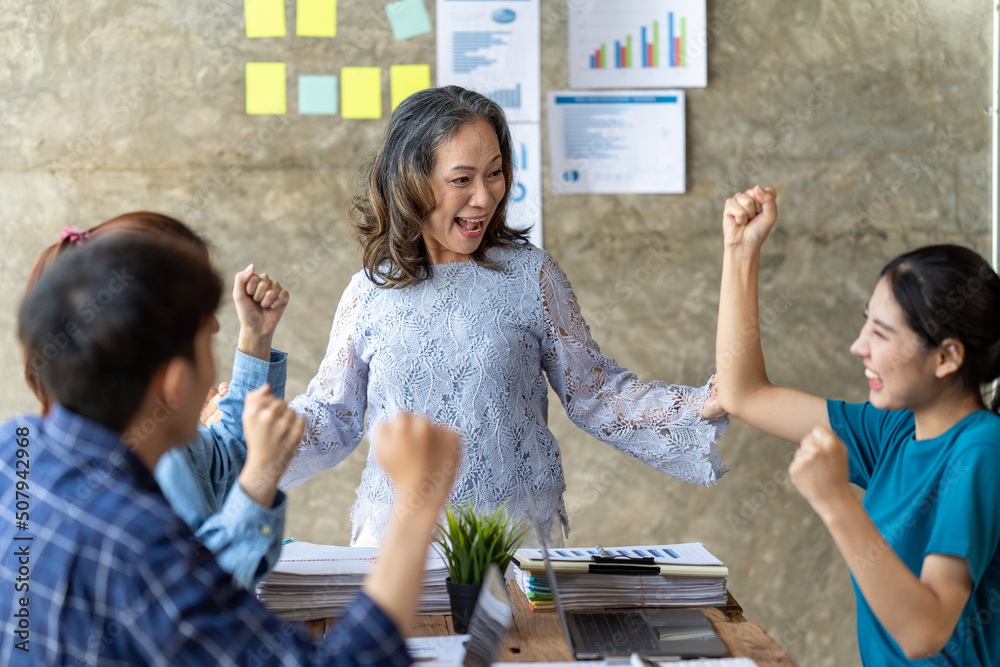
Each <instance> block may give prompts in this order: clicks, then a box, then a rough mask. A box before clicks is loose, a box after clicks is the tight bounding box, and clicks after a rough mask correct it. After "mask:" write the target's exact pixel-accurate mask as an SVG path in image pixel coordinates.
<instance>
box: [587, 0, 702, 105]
mask: <svg viewBox="0 0 1000 667" xmlns="http://www.w3.org/2000/svg"><path fill="white" fill-rule="evenodd" d="M705 18H706V13H705V0H694V1H692V0H573V1H572V2H570V3H569V85H570V87H572V88H675V87H680V88H703V87H705V86H706V85H708V66H707V63H708V40H707V32H706V20H705Z"/></svg>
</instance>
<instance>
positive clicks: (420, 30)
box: [385, 0, 431, 41]
mask: <svg viewBox="0 0 1000 667" xmlns="http://www.w3.org/2000/svg"><path fill="white" fill-rule="evenodd" d="M385 13H386V15H387V16H388V17H389V27H390V28H392V36H393V37H395V38H396V41H399V40H401V39H409V38H410V37H416V36H417V35H423V34H424V33H427V32H430V31H431V17H430V15H429V14H428V13H427V7H426V5H424V0H398V2H390V3H389V4H387V5H386V6H385Z"/></svg>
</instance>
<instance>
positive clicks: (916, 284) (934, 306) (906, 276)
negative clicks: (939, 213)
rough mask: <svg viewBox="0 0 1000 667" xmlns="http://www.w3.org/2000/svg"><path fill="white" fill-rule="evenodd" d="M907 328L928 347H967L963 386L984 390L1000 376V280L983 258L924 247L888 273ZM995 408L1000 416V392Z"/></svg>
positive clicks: (955, 249) (896, 261)
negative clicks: (954, 343) (948, 343)
mask: <svg viewBox="0 0 1000 667" xmlns="http://www.w3.org/2000/svg"><path fill="white" fill-rule="evenodd" d="M881 275H882V276H885V277H887V278H888V279H889V285H890V286H891V287H892V293H893V296H894V297H895V299H896V302H897V303H899V306H900V308H902V310H903V313H904V314H905V315H906V319H907V323H908V324H909V325H910V327H911V328H912V329H913V330H914V331H916V332H917V334H918V335H919V336H920V337H921V339H923V341H924V343H925V345H927V346H928V347H936V346H938V345H940V344H941V342H942V341H944V340H945V339H946V338H955V339H956V340H959V341H961V342H962V344H963V345H964V346H965V361H964V363H963V364H962V367H961V369H959V378H960V379H961V381H962V387H963V388H965V389H969V390H971V391H982V390H983V389H984V385H987V384H989V383H990V382H992V381H993V380H995V379H997V377H1000V278H998V277H997V274H996V272H995V271H994V270H993V269H992V268H991V267H990V265H989V264H988V263H987V262H986V260H985V259H983V258H982V257H980V256H979V255H978V254H976V253H975V252H973V251H972V250H969V249H968V248H962V247H960V246H953V245H936V246H927V247H926V248H919V249H917V250H913V251H912V252H908V253H906V254H904V255H900V256H899V257H897V258H896V259H894V260H892V261H891V262H889V264H887V265H886V267H885V268H884V269H882V274H881ZM989 407H990V409H991V410H993V412H1000V392H997V393H995V394H994V395H993V398H992V400H991V401H990V406H989Z"/></svg>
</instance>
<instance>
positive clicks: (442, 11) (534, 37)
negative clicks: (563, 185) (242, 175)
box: [436, 0, 542, 123]
mask: <svg viewBox="0 0 1000 667" xmlns="http://www.w3.org/2000/svg"><path fill="white" fill-rule="evenodd" d="M436 5H437V61H438V68H437V72H438V85H441V86H445V85H449V84H456V85H459V86H463V87H465V88H469V89H471V90H475V91H477V92H480V93H482V94H483V95H485V96H486V97H488V98H490V99H491V100H493V101H494V102H496V103H497V104H499V105H500V106H501V107H503V110H504V112H506V114H507V120H509V121H511V122H534V123H538V122H541V119H542V111H541V43H540V42H539V39H540V25H539V21H540V14H539V12H540V10H539V7H540V0H506V1H500V0H438V1H437V3H436Z"/></svg>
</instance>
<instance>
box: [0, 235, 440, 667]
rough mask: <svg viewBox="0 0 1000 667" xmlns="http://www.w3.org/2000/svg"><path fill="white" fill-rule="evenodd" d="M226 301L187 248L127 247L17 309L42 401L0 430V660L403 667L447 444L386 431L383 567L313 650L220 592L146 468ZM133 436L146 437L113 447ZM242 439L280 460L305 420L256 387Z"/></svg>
mask: <svg viewBox="0 0 1000 667" xmlns="http://www.w3.org/2000/svg"><path fill="white" fill-rule="evenodd" d="M221 292H222V287H221V282H220V280H219V278H218V276H217V275H216V274H215V273H214V271H213V270H212V268H211V266H210V265H209V263H208V261H207V260H206V258H205V257H204V256H203V255H202V254H199V253H198V252H197V251H195V250H193V249H192V248H191V247H190V246H186V245H184V244H181V243H175V242H165V241H162V240H159V241H151V240H149V239H144V238H139V237H134V236H121V237H117V238H108V239H102V240H97V241H95V242H93V243H90V244H88V245H87V246H86V247H82V248H80V249H79V251H78V252H75V253H72V254H71V255H68V256H67V257H65V258H64V259H62V260H60V261H59V262H57V263H56V264H55V265H54V266H53V267H52V268H51V269H50V270H48V271H47V272H46V274H45V275H44V276H43V277H42V278H41V280H40V281H39V282H38V284H36V285H35V287H34V288H33V289H32V290H31V291H30V292H29V293H28V294H27V296H26V297H25V300H24V302H23V304H22V306H21V310H20V313H19V317H18V336H19V339H20V341H21V344H22V346H23V348H24V351H25V353H27V354H30V353H31V352H33V351H40V352H42V353H43V355H44V357H45V359H46V360H47V362H48V363H46V364H38V365H37V366H39V367H38V368H37V369H36V370H37V372H38V379H39V381H40V382H41V383H42V385H43V386H44V387H45V389H46V390H47V391H48V392H49V394H50V395H51V396H52V397H53V398H54V399H55V401H56V404H55V405H54V406H53V408H52V410H51V412H50V414H49V415H48V416H46V417H44V418H42V417H19V418H15V419H12V420H10V421H8V422H7V423H5V424H3V425H2V426H0V516H2V517H3V521H2V522H0V547H2V548H3V549H4V552H3V554H2V555H0V586H2V587H3V588H4V589H5V590H4V591H3V593H2V594H0V617H2V618H3V633H2V636H0V664H5V665H8V664H15V665H27V664H31V665H36V664H60V665H61V664H74V665H75V664H81V665H97V664H99V665H140V664H152V665H203V664H206V665H207V664H210V665H258V664H259V665H264V664H281V665H302V664H309V665H316V664H345V665H346V664H351V665H368V664H385V665H407V664H409V663H410V658H409V656H408V654H407V652H406V648H405V644H404V643H403V635H402V633H405V632H406V630H407V628H408V624H409V623H410V622H411V620H412V615H413V611H414V609H415V608H416V603H417V598H418V596H419V592H420V586H421V582H422V579H423V577H422V572H423V566H424V559H425V555H426V550H427V545H428V542H429V540H430V536H431V532H432V530H433V527H434V524H435V522H436V520H437V516H438V512H439V511H440V508H441V506H442V505H443V503H444V501H445V499H446V498H447V495H448V492H449V490H450V487H451V484H452V482H453V481H454V476H455V470H456V468H457V459H458V436H457V435H456V434H454V433H453V432H451V431H448V430H445V429H441V428H438V427H435V426H432V425H431V424H430V423H429V422H428V421H427V420H426V419H423V418H418V417H413V416H409V415H402V416H400V417H398V418H397V419H395V420H393V421H392V422H389V423H386V424H384V425H383V426H382V431H381V432H380V434H379V435H380V447H379V449H380V451H379V456H380V459H381V462H382V464H383V465H384V466H385V467H386V470H387V472H388V474H389V475H390V477H391V478H392V479H393V481H394V483H395V484H396V485H397V488H398V490H399V499H400V502H399V503H398V504H397V506H396V508H395V509H394V518H393V522H392V527H391V529H390V533H389V536H388V538H387V541H386V544H385V545H384V549H383V555H382V557H381V558H380V559H379V562H378V563H377V564H376V566H375V568H374V569H373V571H372V573H371V574H370V575H369V577H368V579H367V580H366V581H365V584H364V586H363V589H362V592H361V593H360V594H359V596H358V599H357V600H356V601H355V603H354V604H353V605H352V606H351V607H350V608H349V609H348V611H347V612H346V613H345V614H344V616H343V617H342V618H341V620H340V621H339V622H338V624H337V625H336V626H335V628H334V630H333V631H332V632H331V633H330V634H329V635H328V636H326V637H325V638H324V639H323V640H321V641H319V642H313V641H311V640H310V638H309V637H308V636H307V635H306V633H305V631H304V630H303V628H302V627H301V626H298V625H293V624H288V623H284V622H282V621H280V620H279V619H277V618H276V617H274V616H273V615H271V614H270V613H269V612H268V611H267V610H265V609H264V608H263V607H262V606H261V605H260V604H259V603H258V602H257V600H256V599H255V598H253V596H252V595H251V594H250V593H248V592H247V591H245V590H242V589H237V588H235V587H234V586H233V584H232V580H231V578H230V576H229V575H228V574H226V573H225V572H224V571H223V570H222V569H221V568H220V567H219V565H218V564H217V563H216V561H215V559H214V557H213V556H212V554H211V552H210V551H209V550H208V549H207V548H205V547H204V546H203V545H202V544H201V542H200V541H199V540H198V539H197V538H196V537H195V536H194V534H193V533H192V532H191V529H190V528H189V527H188V526H187V525H186V524H185V523H184V521H182V520H181V519H180V518H179V517H178V516H177V515H176V514H175V513H174V512H173V510H172V509H171V507H170V505H169V504H168V503H167V501H166V499H165V498H164V497H163V495H162V493H161V492H160V489H159V487H158V486H157V484H156V481H155V480H154V478H153V475H152V472H151V471H152V470H153V469H154V468H155V466H156V463H157V461H158V460H159V458H160V457H161V456H162V455H163V454H164V453H165V452H167V451H169V450H171V449H172V448H174V447H177V446H179V445H180V444H182V443H184V442H186V441H189V440H191V439H192V438H193V437H194V435H195V431H196V429H197V425H198V418H199V413H200V409H201V407H202V404H203V402H204V397H205V394H206V393H207V391H208V388H209V387H210V386H212V384H213V382H214V379H215V364H214V360H213V358H212V351H211V333H212V331H213V330H214V329H215V328H216V327H217V324H216V322H215V316H214V311H215V308H216V307H217V305H218V303H219V299H220V295H221ZM59 332H65V333H67V334H68V335H67V336H66V337H65V338H63V339H60V340H61V341H62V342H63V343H64V344H63V345H62V347H52V345H53V343H52V340H53V336H55V334H57V333H59ZM47 346H49V347H47ZM164 406H166V407H164ZM136 427H138V428H139V431H140V432H141V433H143V435H144V437H142V438H139V437H129V438H124V437H123V434H126V433H135V432H136V431H134V429H135V428H136ZM243 427H244V433H245V436H246V439H247V442H248V445H250V444H252V445H253V446H254V447H257V448H260V449H262V450H269V451H271V452H276V453H278V454H279V455H280V456H279V457H278V458H282V457H290V456H291V455H292V454H293V452H294V448H295V445H296V444H297V442H298V440H299V437H300V436H301V433H302V429H303V424H302V422H301V420H300V419H299V418H298V417H297V416H296V415H295V414H294V413H293V412H291V411H290V410H288V408H287V405H286V404H285V403H284V401H282V400H280V399H278V398H277V397H275V396H272V395H271V394H270V393H269V391H268V388H267V386H264V387H261V388H260V389H257V390H255V391H252V392H250V393H248V395H247V398H246V405H245V408H244V416H243Z"/></svg>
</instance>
